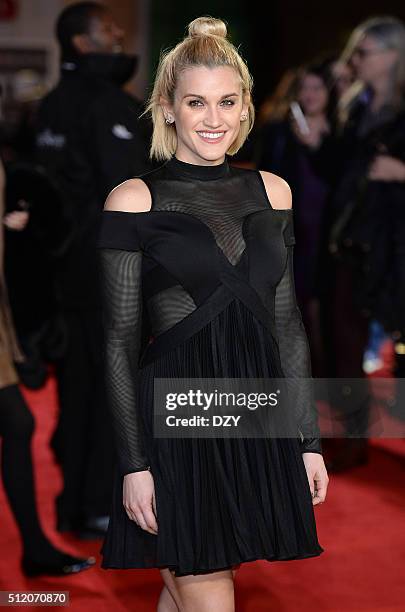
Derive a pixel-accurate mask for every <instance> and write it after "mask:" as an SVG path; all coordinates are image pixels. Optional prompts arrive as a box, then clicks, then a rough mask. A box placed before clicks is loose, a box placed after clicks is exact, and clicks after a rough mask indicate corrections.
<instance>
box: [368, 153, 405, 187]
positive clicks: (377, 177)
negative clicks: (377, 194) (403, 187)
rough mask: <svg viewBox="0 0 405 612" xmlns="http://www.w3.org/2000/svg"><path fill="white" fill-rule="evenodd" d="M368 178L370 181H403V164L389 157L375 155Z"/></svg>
mask: <svg viewBox="0 0 405 612" xmlns="http://www.w3.org/2000/svg"><path fill="white" fill-rule="evenodd" d="M368 178H369V179H370V180H372V181H405V163H404V162H403V161H401V160H400V159H398V158H397V157H391V155H377V156H376V157H375V158H374V160H373V161H372V163H371V165H370V168H369V172H368Z"/></svg>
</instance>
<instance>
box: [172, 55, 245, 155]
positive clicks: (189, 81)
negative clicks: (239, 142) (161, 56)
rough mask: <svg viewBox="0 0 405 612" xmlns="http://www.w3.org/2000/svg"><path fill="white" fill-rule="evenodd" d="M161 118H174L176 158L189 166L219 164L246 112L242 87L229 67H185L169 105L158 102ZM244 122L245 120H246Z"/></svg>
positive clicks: (236, 75)
mask: <svg viewBox="0 0 405 612" xmlns="http://www.w3.org/2000/svg"><path fill="white" fill-rule="evenodd" d="M161 104H162V108H163V111H164V113H165V117H166V118H167V117H168V116H170V117H171V118H172V119H174V125H173V127H172V128H171V129H175V130H176V132H177V149H176V157H177V158H178V159H180V160H182V161H185V162H188V163H191V164H200V165H212V164H220V163H222V162H223V161H224V159H225V153H226V151H227V150H228V149H229V147H230V145H231V144H232V143H233V142H234V140H235V138H236V137H237V135H238V133H239V130H240V123H241V116H242V115H246V116H247V113H248V102H247V101H243V100H242V86H241V82H240V77H239V75H238V74H237V72H236V71H235V70H234V69H233V68H232V67H230V66H221V67H217V68H206V67H205V66H196V67H192V68H187V69H186V70H185V71H183V72H182V73H181V75H180V76H179V80H178V84H177V88H176V92H175V99H174V103H173V104H172V105H170V104H168V103H167V101H165V100H162V101H161ZM246 120H247V119H246Z"/></svg>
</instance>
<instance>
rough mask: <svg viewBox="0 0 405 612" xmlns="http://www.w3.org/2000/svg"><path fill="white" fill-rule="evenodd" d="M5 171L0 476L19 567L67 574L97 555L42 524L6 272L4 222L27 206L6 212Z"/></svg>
mask: <svg viewBox="0 0 405 612" xmlns="http://www.w3.org/2000/svg"><path fill="white" fill-rule="evenodd" d="M3 193H4V171H3V166H2V164H1V162H0V219H2V223H1V224H0V439H1V476H2V478H3V484H4V489H5V492H6V496H7V499H8V502H9V504H10V508H11V511H12V513H13V515H14V518H15V520H16V523H17V526H18V529H19V531H20V535H21V539H22V544H23V557H22V560H21V568H22V570H23V572H24V573H25V574H26V575H27V576H38V575H40V574H48V575H64V574H71V573H75V572H80V571H81V570H84V569H86V568H88V567H90V566H91V565H94V563H95V559H94V557H88V558H81V557H74V556H72V555H70V554H68V553H65V552H63V551H61V550H59V549H58V548H55V546H53V545H52V544H51V542H50V541H49V540H48V538H47V536H46V535H45V533H44V532H43V530H42V527H41V524H40V520H39V516H38V511H37V504H36V495H35V483H34V474H33V466H32V455H31V440H32V434H33V431H34V427H35V421H34V418H33V416H32V414H31V412H30V410H29V408H28V406H27V404H26V403H25V401H24V398H23V396H22V394H21V391H20V389H19V386H18V382H19V381H18V375H17V372H16V369H15V368H14V363H13V362H14V361H22V360H23V359H24V356H23V354H22V352H21V350H20V348H19V346H18V342H17V340H16V336H15V332H14V327H13V321H12V316H11V312H10V306H9V303H8V298H7V289H6V285H5V282H4V276H3V223H4V224H6V225H7V226H8V227H9V228H10V229H16V230H18V229H22V227H23V226H24V224H25V223H26V221H27V219H26V218H25V217H24V216H25V215H28V213H25V212H24V211H21V212H16V213H10V214H9V215H6V216H5V217H4V218H3V213H4V199H3Z"/></svg>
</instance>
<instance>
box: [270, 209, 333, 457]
mask: <svg viewBox="0 0 405 612" xmlns="http://www.w3.org/2000/svg"><path fill="white" fill-rule="evenodd" d="M284 240H285V245H286V249H287V262H286V266H285V270H284V273H283V276H282V278H281V280H280V282H279V283H278V285H277V287H276V295H275V323H276V329H277V335H278V339H279V349H280V358H281V365H282V369H283V372H284V375H285V376H286V378H289V379H296V378H303V379H305V380H303V381H300V382H299V383H298V384H291V385H289V387H291V388H292V395H291V397H290V396H289V399H290V401H291V403H292V405H293V406H294V410H295V414H294V417H295V420H296V423H297V425H298V429H299V435H300V438H301V451H302V452H303V453H304V452H312V453H319V454H322V446H321V440H320V431H319V426H318V413H317V408H316V402H315V396H314V389H313V383H312V382H311V381H312V378H311V376H312V373H311V355H310V350H309V344H308V338H307V334H306V331H305V328H304V324H303V321H302V316H301V311H300V309H299V307H298V304H297V299H296V293H295V284H294V271H293V249H294V246H293V245H294V244H295V237H294V233H293V225H292V217H290V219H289V221H288V225H287V229H286V232H285V234H284ZM310 379H311V380H310Z"/></svg>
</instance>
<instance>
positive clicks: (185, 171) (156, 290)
mask: <svg viewBox="0 0 405 612" xmlns="http://www.w3.org/2000/svg"><path fill="white" fill-rule="evenodd" d="M140 178H142V180H143V181H144V182H145V183H146V185H147V186H148V188H149V190H150V192H151V196H152V207H151V210H150V211H147V212H138V213H130V212H120V211H107V210H106V211H104V212H103V213H102V222H101V230H100V234H99V240H98V248H99V255H100V270H101V278H102V286H103V307H104V317H105V319H104V320H105V331H106V345H105V357H106V378H107V386H108V392H109V401H110V406H111V410H112V414H113V421H114V433H115V442H116V450H117V468H116V476H115V482H114V489H113V499H112V504H111V514H110V522H109V526H108V531H107V534H106V537H105V540H104V542H103V546H102V548H101V553H102V555H103V561H102V564H101V567H103V568H104V569H107V568H151V567H159V568H163V567H169V568H171V569H172V570H174V571H175V574H176V576H181V575H186V574H198V573H204V572H209V571H214V570H220V569H225V568H230V567H232V566H233V565H236V564H238V563H240V562H244V561H252V560H255V559H267V560H269V561H275V560H287V559H302V558H305V557H314V556H317V555H320V554H321V553H322V552H323V548H322V547H321V546H320V544H319V542H318V539H317V533H316V524H315V517H314V508H313V505H312V498H311V493H310V488H309V483H308V478H307V474H306V470H305V466H304V462H303V459H302V452H304V451H307V452H311V451H312V452H316V453H320V454H322V449H321V444H320V439H319V429H318V428H317V417H316V409H315V401H314V399H313V397H312V395H311V394H310V392H308V395H307V396H303V394H302V392H301V396H300V397H299V398H298V401H297V402H296V405H295V408H294V410H296V411H297V415H296V416H297V418H298V419H299V430H298V431H297V437H289V438H274V437H273V438H271V439H268V438H241V439H236V438H215V439H207V438H198V439H189V438H188V439H187V438H179V439H171V438H158V437H153V399H154V397H153V394H154V378H155V377H161V378H188V377H202V378H211V377H219V378H227V377H229V378H236V377H242V378H261V377H266V378H272V377H283V376H285V377H309V376H310V355H309V350H308V342H307V337H306V333H305V330H304V327H303V324H302V319H301V314H300V311H299V309H298V307H297V303H296V297H295V291H294V284H293V273H292V251H293V244H294V242H295V239H294V232H293V215H292V209H289V210H277V209H274V208H272V206H271V203H270V202H269V199H268V197H267V195H266V190H265V186H264V183H263V180H262V178H261V175H260V173H259V172H258V171H256V170H247V169H241V168H235V167H232V166H230V165H229V163H228V158H225V161H224V162H223V163H222V164H220V165H216V166H200V165H194V164H189V163H186V162H183V161H180V160H178V159H177V158H176V157H174V156H173V157H172V158H171V159H170V160H169V161H168V162H166V163H164V164H163V165H162V166H160V167H159V168H157V169H155V170H153V171H151V172H148V173H146V174H144V175H142V176H141V177H140ZM148 466H150V470H151V473H152V475H153V479H154V486H155V495H156V514H157V522H158V534H157V535H154V534H151V533H148V532H147V531H145V530H143V529H142V528H141V527H140V526H138V525H137V524H136V523H135V522H134V521H132V520H130V519H129V517H128V516H127V514H126V511H125V508H124V506H123V502H122V486H123V476H124V475H125V474H128V473H130V472H136V471H140V470H145V469H147V468H148Z"/></svg>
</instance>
